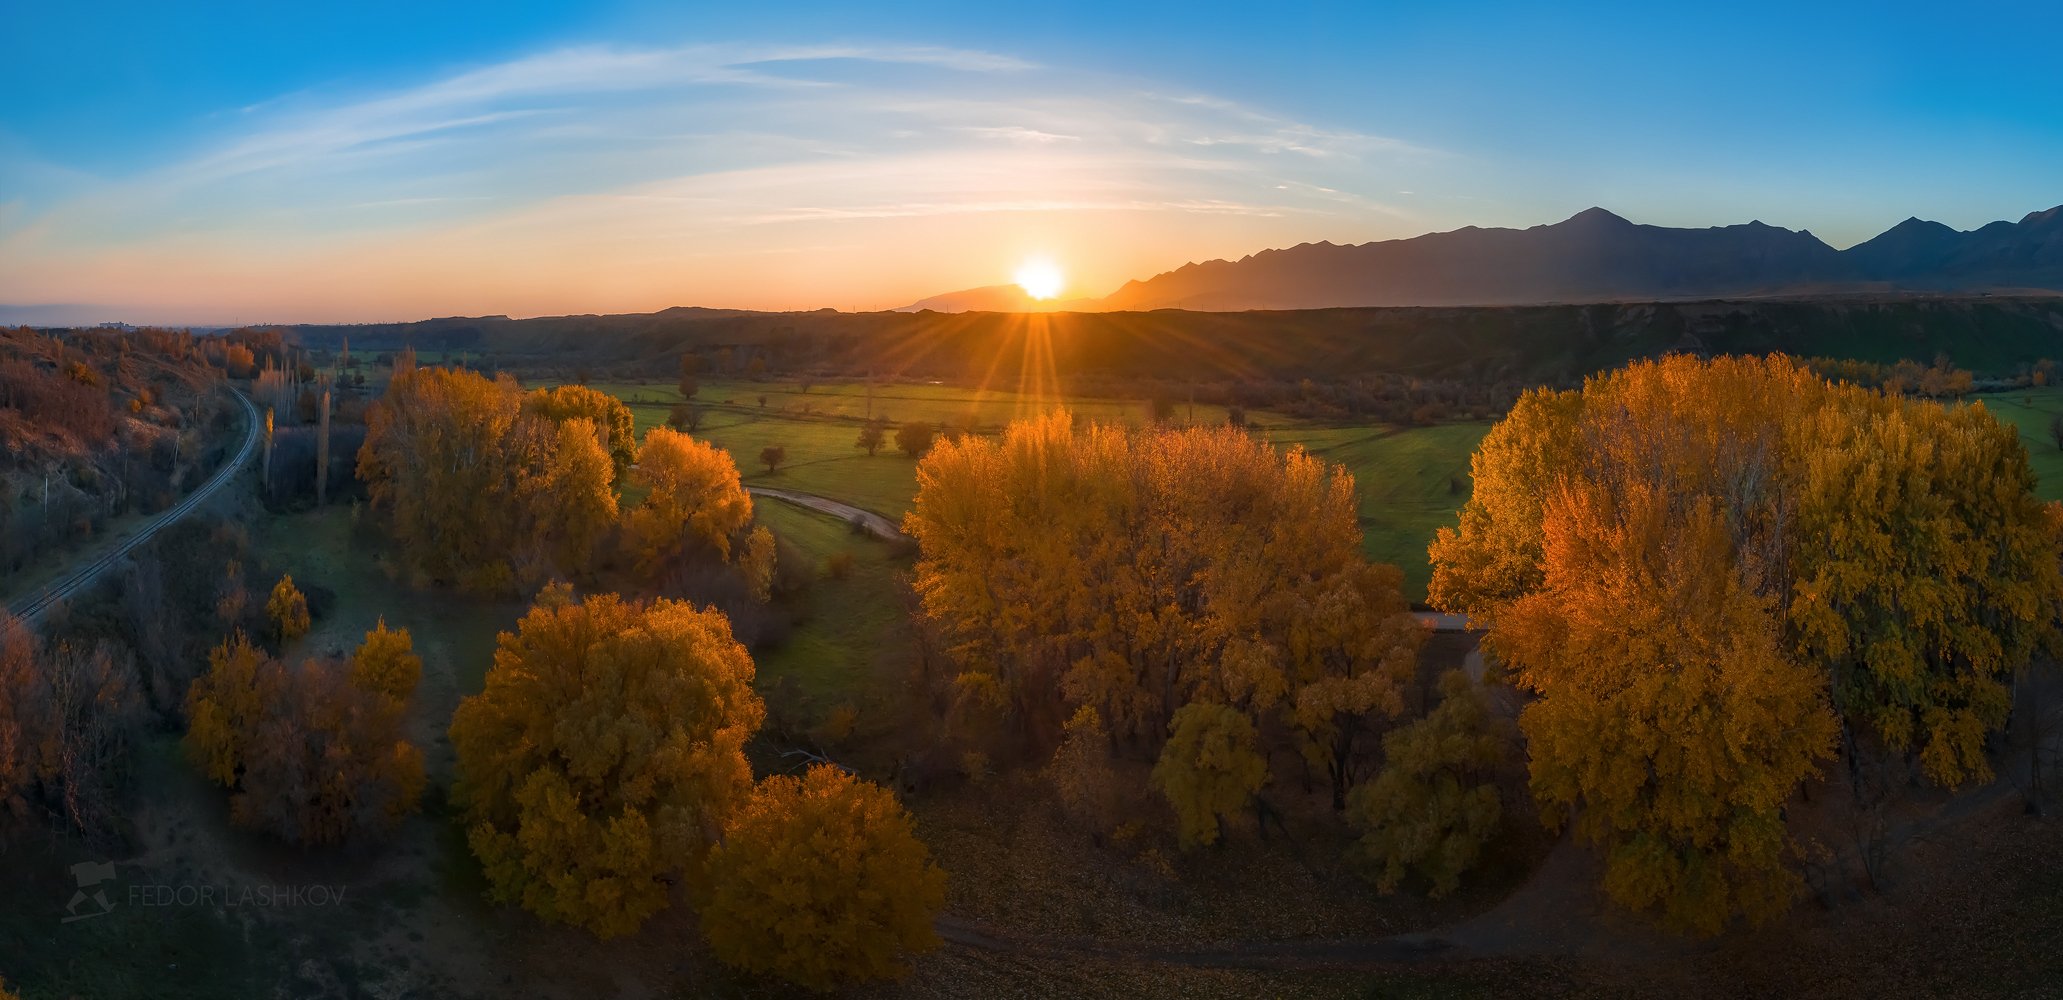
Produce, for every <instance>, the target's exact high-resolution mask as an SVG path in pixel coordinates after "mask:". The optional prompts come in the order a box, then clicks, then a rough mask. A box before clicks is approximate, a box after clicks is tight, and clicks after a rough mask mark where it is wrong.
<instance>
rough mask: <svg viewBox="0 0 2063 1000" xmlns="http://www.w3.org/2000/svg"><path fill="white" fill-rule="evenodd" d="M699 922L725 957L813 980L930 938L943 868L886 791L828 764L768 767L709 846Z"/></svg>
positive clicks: (835, 982) (899, 960) (902, 955)
mask: <svg viewBox="0 0 2063 1000" xmlns="http://www.w3.org/2000/svg"><path fill="white" fill-rule="evenodd" d="M707 885H708V889H707V893H706V895H707V899H706V901H705V902H704V903H703V907H702V933H703V934H704V936H706V937H707V938H708V939H709V946H710V948H711V950H713V951H714V952H715V953H716V957H717V958H719V959H721V960H723V961H724V962H726V963H729V964H731V965H734V966H737V967H738V968H741V969H745V970H748V971H751V972H757V973H761V974H770V975H774V976H778V977H780V978H782V979H786V980H788V981H789V982H792V983H796V984H799V985H801V986H804V987H807V988H809V989H813V990H819V991H829V990H831V989H832V988H834V987H837V986H840V985H843V984H846V983H853V982H860V981H864V980H870V979H887V978H894V977H897V976H900V975H902V974H904V973H905V972H906V971H907V966H906V964H905V963H906V961H907V959H908V958H909V957H910V956H912V955H916V954H919V953H922V952H926V951H929V950H931V949H933V948H936V947H938V944H939V940H938V934H937V932H935V931H934V930H933V929H932V921H933V920H934V919H935V918H937V916H938V913H939V910H940V909H941V908H943V906H944V905H945V891H946V877H945V873H944V872H943V871H940V870H939V868H938V866H937V865H934V864H932V863H931V859H930V854H929V852H927V851H926V850H925V849H924V844H923V842H921V841H919V840H918V839H917V835H916V831H915V829H914V827H913V826H912V824H911V822H910V817H909V815H908V814H907V813H905V812H904V811H903V807H902V806H901V804H899V803H897V802H896V800H895V796H894V795H892V794H890V793H889V792H888V790H887V789H885V788H882V787H880V786H879V785H874V784H870V783H868V782H864V781H861V780H859V779H857V778H855V777H853V776H852V775H850V774H848V773H846V772H845V771H843V770H840V769H839V768H836V767H831V766H828V765H823V764H819V765H816V766H814V767H811V768H810V769H809V771H808V773H807V774H805V775H804V776H803V777H801V778H799V779H798V778H793V777H789V776H786V775H775V776H773V777H770V778H767V779H766V780H765V781H762V782H760V784H759V787H758V788H757V789H755V790H754V791H753V793H752V797H751V798H750V799H749V800H748V801H747V802H746V803H745V804H744V806H743V807H742V808H740V809H739V810H738V811H737V813H736V815H734V816H733V817H732V818H731V820H730V822H728V823H727V824H726V825H725V827H724V837H723V842H722V843H721V844H719V845H717V847H716V848H715V850H713V851H712V852H711V853H710V856H709V870H708V876H707Z"/></svg>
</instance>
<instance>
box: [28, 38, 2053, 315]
mask: <svg viewBox="0 0 2063 1000" xmlns="http://www.w3.org/2000/svg"><path fill="white" fill-rule="evenodd" d="M2059 32H2063V4H2056V3H2053V2H2044V3H2027V4H2017V5H2015V4H1985V3H1966V4H1959V5H1950V4H1938V3H1936V4H1924V5H1922V4H1902V3H1878V4H1867V5H1865V4H1852V5H1844V4H1803V3H1796V2H1793V3H1786V4H1760V3H1752V2H1751V3H1735V4H1656V3H1652V2H1646V3H1638V4H1632V3H1629V4H1623V5H1582V4H1570V3H1557V4H1523V3H1511V2H1460V3H1443V4H1437V5H1434V4H1387V3H1356V4H1275V5H1264V4H1238V5H1233V4H1225V5H1217V4H1209V3H1179V4H1177V3H1164V4H1115V3H1100V4H1099V3H1068V2H1037V3H1021V4H1016V5H1012V4H1008V3H982V4H969V3H950V4H947V3H941V4H931V5H924V4H913V5H891V4H885V3H877V4H864V5H862V4H851V3H843V4H830V3H826V4H773V3H756V4H740V3H731V4H725V5H720V6H719V5H705V4H694V3H679V2H674V3H602V4H582V5H574V4H557V3H526V2H522V0H503V2H497V3H467V2H459V3H426V2H422V0H415V2H410V3H392V2H387V0H364V2H359V3H353V4H334V5H332V4H317V3H307V4H298V3H296V4H288V3H277V2H264V3H242V2H236V0H213V2H209V3H206V4H165V3H158V2H151V3H123V2H114V3H99V4H87V3H47V2H25V0H0V319H4V318H9V317H12V318H15V319H17V320H26V321H31V322H99V321H107V320H122V321H129V322H136V323H145V322H151V323H183V324H202V325H215V324H241V323H280V322H378V321H393V320H407V319H418V318H424V317H429V316H449V315H491V314H505V315H511V316H533V315H556V314H566V313H585V312H597V313H600V312H633V311H647V310H653V309H660V308H665V307H667V306H674V305H703V306H713V307H734V308H753V309H814V308H823V307H831V308H838V309H880V308H893V307H896V306H900V305H904V304H906V303H909V302H912V301H915V300H917V299H920V298H924V297H926V296H929V295H933V294H937V293H941V292H948V291H953V290H956V289H962V288H972V287H978V286H984V285H996V284H1004V283H1007V282H1009V281H1010V280H1011V276H1012V275H1013V274H1015V273H1017V272H1018V271H1019V270H1020V269H1022V268H1023V266H1024V265H1025V263H1026V262H1027V261H1030V260H1039V261H1046V262H1049V263H1050V264H1051V265H1052V266H1054V267H1056V268H1057V269H1058V270H1059V271H1060V272H1061V274H1062V276H1063V279H1064V288H1063V290H1062V292H1061V294H1062V295H1063V297H1073V296H1100V295H1104V294H1107V293H1109V292H1111V291H1113V290H1115V289H1116V288H1117V287H1118V286H1120V285H1122V284H1123V283H1124V282H1125V281H1127V280H1129V279H1133V278H1146V277H1150V276H1152V275H1154V274H1156V273H1160V272H1163V271H1167V270H1171V269H1173V268H1176V267H1179V266H1181V265H1182V264H1184V263H1187V262H1190V261H1197V260H1207V259H1212V258H1218V257H1226V258H1235V259H1236V258H1238V257H1240V256H1244V255H1246V254H1249V253H1253V252H1256V251H1259V250H1262V249H1266V248H1270V247H1281V246H1289V245H1294V244H1296V243H1300V242H1307V241H1318V240H1330V241H1332V242H1335V243H1360V242H1366V241H1369V240H1377V239H1393V238H1398V237H1408V236H1414V235H1418V234H1420V233H1424V232H1431V231H1439V230H1446V229H1454V228H1458V227H1461V226H1467V225H1479V226H1516V227H1523V226H1530V225H1537V224H1542V223H1548V222H1554V221H1558V220H1560V219H1564V218H1567V217H1568V216H1569V215H1572V214H1574V213H1575V212H1577V211H1580V210H1581V209H1583V208H1586V207H1589V206H1591V205H1601V206H1604V207H1606V208H1609V209H1611V210H1613V211H1615V212H1617V213H1618V214H1620V215H1623V216H1626V217H1627V218H1630V219H1632V220H1634V221H1636V222H1646V223H1654V224H1659V225H1677V226H1711V225H1727V224H1734V223H1740V222H1746V221H1748V220H1751V219H1757V220H1760V221H1763V222H1766V223H1769V224H1771V225H1777V226H1784V227H1787V228H1792V229H1809V230H1811V231H1812V232H1814V233H1815V234H1817V235H1819V236H1820V237H1821V238H1822V239H1825V240H1826V241H1827V242H1829V243H1831V244H1833V245H1835V246H1837V247H1844V246H1848V245H1851V244H1853V243H1856V242H1859V241H1861V240H1864V239H1867V238H1869V237H1870V236H1872V235H1874V234H1876V233H1877V232H1880V231H1882V230H1884V229H1886V228H1889V227H1890V226H1892V225H1894V224H1896V223H1897V222H1899V221H1900V220H1902V219H1904V218H1906V217H1908V216H1912V215H1917V216H1919V217H1921V218H1928V219H1934V220H1938V221H1941V222H1945V223H1947V224H1949V225H1951V226H1954V227H1956V228H1958V229H1970V228H1975V227H1977V226H1980V225H1982V224H1984V223H1986V222H1990V221H1993V220H1995V219H2014V220H2017V219H2018V218H2020V217H2021V216H2022V215H2024V214H2026V213H2027V212H2029V211H2035V210H2039V209H2044V208H2048V207H2050V206H2053V205H2056V204H2058V203H2063V73H2058V72H2057V71H2056V63H2055V60H2054V58H2053V50H2052V46H2053V40H2054V39H2055V38H2056V37H2058V36H2059Z"/></svg>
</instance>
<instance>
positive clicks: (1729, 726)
mask: <svg viewBox="0 0 2063 1000" xmlns="http://www.w3.org/2000/svg"><path fill="white" fill-rule="evenodd" d="M1474 473H1475V483H1476V489H1475V495H1474V497H1473V498H1472V499H1471V500H1470V502H1469V504H1468V506H1467V507H1466V508H1465V509H1464V510H1463V511H1462V513H1461V523H1460V526H1459V527H1458V528H1455V529H1446V530H1442V531H1441V532H1440V534H1439V537H1438V538H1437V539H1436V540H1435V541H1434V543H1433V545H1432V547H1431V555H1432V561H1433V580H1432V586H1431V598H1432V602H1433V603H1434V604H1435V605H1437V606H1440V607H1443V608H1447V609H1449V610H1454V611H1462V612H1466V613H1468V614H1469V615H1471V616H1472V617H1473V618H1474V619H1475V620H1476V622H1477V623H1478V624H1480V625H1484V626H1487V627H1488V628H1489V635H1488V637H1487V639H1486V648H1487V649H1488V650H1489V651H1490V652H1491V653H1492V654H1493V655H1495V656H1496V657H1498V658H1499V659H1501V660H1503V661H1504V662H1506V663H1507V664H1509V665H1510V666H1511V667H1512V669H1513V671H1514V676H1515V678H1516V680H1517V681H1518V683H1519V684H1520V685H1521V686H1523V687H1526V688H1529V689H1531V690H1532V691H1533V692H1534V693H1536V694H1537V695H1538V697H1537V698H1536V699H1535V700H1534V701H1533V702H1532V703H1530V704H1529V705H1528V706H1527V708H1526V709H1525V711H1524V713H1523V714H1522V716H1521V720H1520V723H1521V727H1522V729H1524V731H1525V733H1526V736H1527V740H1528V744H1529V752H1530V757H1531V767H1532V775H1533V788H1534V794H1535V796H1536V798H1538V799H1539V800H1540V801H1541V802H1542V803H1543V805H1544V806H1546V807H1548V808H1549V809H1551V810H1555V811H1556V812H1558V813H1564V814H1570V815H1574V816H1575V817H1576V822H1577V824H1578V829H1579V831H1580V832H1582V833H1584V834H1585V835H1586V836H1588V837H1590V838H1592V839H1595V840H1597V841H1599V842H1600V843H1603V844H1604V845H1605V846H1606V848H1607V851H1608V866H1607V871H1606V878H1605V883H1606V888H1607V889H1608V890H1609V891H1610V892H1611V894H1612V895H1613V896H1614V897H1615V898H1618V899H1620V900H1621V901H1623V902H1626V903H1628V904H1630V905H1634V906H1656V907H1659V908H1661V909H1662V910H1663V911H1664V912H1665V913H1667V914H1668V915H1669V916H1670V917H1671V918H1672V919H1674V920H1675V921H1676V922H1678V923H1682V924H1685V925H1688V926H1692V927H1695V928H1698V929H1701V930H1714V929H1717V928H1718V927H1720V926H1723V925H1724V923H1725V922H1726V920H1727V919H1729V917H1731V916H1732V915H1735V914H1744V915H1747V916H1749V917H1751V918H1764V917H1767V916H1769V915H1771V914H1773V913H1776V912H1779V911H1780V910H1781V909H1782V908H1783V907H1784V906H1785V905H1786V904H1787V903H1788V901H1789V900H1790V898H1791V896H1792V895H1793V894H1794V893H1795V891H1796V889H1797V878H1796V876H1795V874H1793V873H1792V872H1791V871H1790V870H1789V869H1788V867H1787V861H1788V859H1789V858H1790V856H1791V854H1792V852H1793V848H1792V846H1791V843H1790V840H1789V837H1788V833H1787V831H1786V829H1785V826H1784V823H1783V818H1782V809H1783V805H1784V803H1785V801H1787V800H1788V798H1789V797H1790V796H1791V794H1793V792H1794V790H1795V789H1796V788H1797V787H1798V785H1799V784H1800V783H1801V782H1802V781H1804V780H1805V779H1806V778H1807V777H1809V776H1810V775H1812V774H1813V773H1814V772H1815V771H1816V769H1817V767H1818V766H1819V762H1820V761H1822V760H1823V759H1825V758H1826V757H1827V756H1828V755H1829V754H1830V752H1831V750H1832V748H1833V745H1834V743H1835V739H1836V734H1837V732H1838V733H1845V734H1851V736H1852V735H1853V734H1854V733H1856V731H1857V729H1858V728H1860V731H1861V733H1862V734H1864V735H1869V736H1874V737H1875V738H1876V739H1878V740H1881V741H1882V743H1883V745H1884V746H1885V747H1886V748H1888V749H1890V750H1893V751H1899V750H1904V749H1906V748H1908V747H1916V748H1918V749H1919V750H1920V752H1921V759H1922V761H1923V763H1925V765H1926V767H1927V770H1928V772H1929V773H1930V774H1931V775H1932V776H1933V777H1934V778H1935V780H1937V781H1940V782H1942V783H1944V784H1954V783H1957V782H1959V781H1963V780H1967V779H1969V778H1972V777H1982V776H1984V775H1985V774H1986V773H1988V772H1987V769H1986V768H1985V766H1984V762H1983V760H1982V756H1981V752H1980V744H1981V740H1982V737H1983V734H1984V733H1986V732H1988V731H1990V730H1991V729H1994V728H1996V727H1997V726H1998V725H1999V724H2000V723H2002V722H2003V720H2004V714H2005V709H2006V705H2007V704H2008V701H2009V699H2008V696H2007V688H2006V686H2005V683H2006V681H2007V680H2008V679H2009V678H2010V676H2011V674H2012V672H2013V671H2014V670H2016V669H2018V668H2019V667H2020V666H2021V665H2024V664H2025V663H2026V662H2027V659H2028V657H2029V656H2030V654H2031V653H2032V651H2033V650H2034V649H2035V647H2036V646H2037V645H2038V644H2039V643H2040V642H2041V641H2042V639H2043V638H2044V637H2045V636H2046V635H2048V634H2049V630H2050V627H2051V623H2052V622H2053V621H2054V618H2055V615H2056V610H2057V607H2058V604H2059V600H2063V575H2059V572H2058V566H2057V550H2058V541H2059V533H2058V527H2059V523H2058V518H2057V515H2056V514H2055V512H2054V511H2053V509H2051V508H2046V507H2044V505H2042V504H2040V503H2039V502H2038V501H2036V500H2035V499H2034V497H2033V495H2032V492H2031V486H2032V482H2033V479H2032V475H2031V473H2030V472H2029V471H2028V468H2027V459H2026V454H2025V451H2024V449H2023V448H2022V447H2021V446H2020V445H2019V443H2018V441H2017V439H2016V438H2015V437H2014V434H2013V431H2012V430H2011V429H2010V428H2004V427H2001V426H2000V425H1999V424H1998V423H1997V421H1996V420H1994V419H1993V418H1992V417H1991V416H1990V414H1988V413H1986V412H1985V411H1984V410H1983V409H1982V407H1977V406H1973V407H1957V408H1953V409H1945V408H1943V407H1942V406H1940V405H1939V404H1935V403H1928V402H1918V401H1912V400H1905V399H1899V398H1896V397H1891V396H1887V395H1884V394H1882V393H1878V392H1874V391H1871V390H1865V389H1861V388H1858V387H1855V386H1851V385H1836V384H1832V383H1829V382H1827V381H1826V380H1824V379H1822V378H1820V377H1818V376H1816V375H1815V374H1813V373H1812V372H1811V371H1810V370H1808V369H1806V368H1804V367H1802V366H1800V365H1798V364H1796V363H1795V362H1792V361H1790V360H1789V359H1786V358H1782V357H1770V358H1759V359H1758V358H1720V359H1715V360H1712V361H1700V360H1698V359H1694V358H1689V357H1671V358H1665V359H1662V360H1660V361H1653V362H1643V363H1640V364H1635V365H1632V366H1630V367H1628V368H1626V369H1623V370H1621V371H1617V372H1613V373H1610V374H1607V375H1602V376H1598V377H1596V378H1593V379H1591V380H1590V381H1589V382H1588V383H1586V385H1585V386H1584V388H1583V389H1582V390H1581V391H1580V392H1578V391H1572V392H1548V391H1539V392H1534V393H1530V394H1528V395H1527V396H1525V397H1524V398H1522V399H1521V400H1520V401H1519V403H1518V404H1517V405H1516V406H1515V407H1514V408H1513V410H1512V412H1511V415H1510V416H1509V417H1508V418H1507V419H1506V420H1504V421H1503V422H1501V423H1500V424H1499V425H1498V426H1497V427H1496V428H1494V429H1493V430H1492V431H1491V433H1490V435H1489V436H1488V437H1487V438H1485V440H1484V442H1483V444H1482V446H1481V448H1480V449H1479V450H1478V452H1477V454H1476V456H1475V463H1474ZM1836 709H1838V715H1837V714H1836V712H1835V711H1834V710H1836ZM1604 733H1609V734H1611V739H1609V740H1607V739H1601V738H1600V734H1604ZM1850 742H1851V744H1853V743H1855V742H1856V741H1855V740H1854V739H1851V740H1850ZM1579 807H1580V808H1579Z"/></svg>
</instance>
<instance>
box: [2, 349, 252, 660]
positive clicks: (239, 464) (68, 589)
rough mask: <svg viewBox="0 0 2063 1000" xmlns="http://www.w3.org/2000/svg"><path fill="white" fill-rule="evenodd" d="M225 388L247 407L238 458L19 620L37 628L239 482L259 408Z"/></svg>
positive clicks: (28, 607)
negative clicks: (166, 530) (132, 554)
mask: <svg viewBox="0 0 2063 1000" xmlns="http://www.w3.org/2000/svg"><path fill="white" fill-rule="evenodd" d="M225 388H227V389H228V391H229V394H230V395H232V396H235V397H236V401H237V402H238V403H241V404H243V408H244V441H243V445H242V447H240V448H238V449H237V452H236V454H235V455H234V456H233V457H231V458H230V459H229V461H227V462H224V463H222V467H221V468H219V469H216V470H215V474H214V475H212V476H210V477H208V481H207V482H205V483H202V484H201V487H200V488H199V489H197V490H194V491H193V492H192V493H189V494H187V495H186V498H185V499H183V500H180V501H179V502H178V503H176V504H173V505H172V506H170V507H167V508H165V509H164V510H163V511H161V512H159V513H158V515H157V516H156V517H154V518H151V519H150V520H148V521H146V522H144V523H143V524H142V526H140V527H138V528H137V529H136V530H135V531H133V532H131V533H130V534H129V536H128V537H127V538H124V539H122V540H121V541H120V542H119V543H117V544H116V545H115V546H114V548H111V549H109V550H108V551H106V552H103V553H101V554H100V555H98V556H96V557H95V558H93V559H92V560H91V561H89V562H87V563H86V564H85V565H83V566H80V567H78V568H77V569H74V570H72V571H71V572H70V573H67V574H65V575H64V576H62V577H59V578H58V579H57V580H56V581H54V582H52V583H51V584H49V585H48V586H46V587H44V588H43V589H42V590H41V591H38V592H37V594H36V595H35V596H34V597H31V598H29V599H28V600H27V601H26V602H24V603H23V604H22V605H21V606H20V607H19V608H16V609H15V611H14V614H15V617H17V618H19V619H21V621H22V622H23V623H25V624H28V625H35V624H37V623H38V622H40V621H41V620H42V618H43V616H44V615H47V614H49V613H50V609H52V608H54V607H57V606H58V605H59V604H62V603H64V602H65V601H68V600H70V599H71V598H72V597H74V596H76V595H77V594H79V593H80V592H82V591H84V590H85V589H86V588H88V587H91V586H92V585H93V584H94V583H95V582H96V581H98V580H99V579H100V577H101V574H103V573H105V572H107V570H108V569H109V568H110V567H113V566H114V565H116V564H118V563H120V562H121V561H122V560H123V559H124V558H125V557H127V556H128V555H129V553H130V552H132V551H134V550H135V549H136V547H137V546H139V545H142V544H143V543H144V542H147V541H150V539H151V537H152V536H153V535H156V534H157V533H158V532H159V531H162V530H164V528H165V527H166V526H167V525H170V524H172V523H174V522H176V521H178V520H179V519H180V518H183V517H185V516H186V515H188V514H191V513H193V512H194V511H195V510H197V509H199V508H200V506H201V505H202V504H204V503H206V502H208V500H209V498H211V497H213V496H214V495H215V494H216V492H218V491H219V490H221V489H222V487H223V486H224V485H225V484H227V483H228V482H229V481H230V480H231V479H234V478H236V474H237V473H238V472H239V471H241V470H242V469H243V467H244V465H245V464H246V463H248V462H249V461H250V460H251V453H252V452H255V451H256V450H257V449H258V408H257V407H255V406H252V405H251V401H250V399H248V398H246V397H245V396H244V394H243V393H241V392H238V391H237V390H236V389H234V388H230V387H226V386H225Z"/></svg>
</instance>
